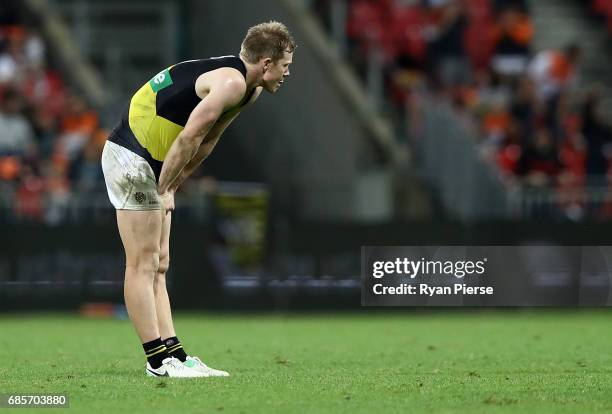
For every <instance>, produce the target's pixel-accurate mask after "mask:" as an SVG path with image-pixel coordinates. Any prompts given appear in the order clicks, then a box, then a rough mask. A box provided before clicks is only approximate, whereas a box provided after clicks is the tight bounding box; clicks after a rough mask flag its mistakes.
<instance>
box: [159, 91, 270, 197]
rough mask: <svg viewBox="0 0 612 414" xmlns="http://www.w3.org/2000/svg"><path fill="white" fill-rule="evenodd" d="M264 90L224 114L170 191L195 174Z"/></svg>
mask: <svg viewBox="0 0 612 414" xmlns="http://www.w3.org/2000/svg"><path fill="white" fill-rule="evenodd" d="M261 91H262V88H261V87H258V88H257V90H256V91H255V93H253V96H252V97H251V99H250V100H249V102H248V103H247V104H246V105H243V106H242V107H241V108H236V109H234V110H232V111H230V112H228V113H226V114H224V115H223V116H222V117H221V119H220V120H219V121H218V122H217V123H216V124H215V126H214V127H213V128H212V129H211V130H210V131H209V133H208V134H207V135H206V138H204V141H203V142H202V144H201V145H200V148H198V151H197V152H196V154H195V155H194V156H193V158H192V159H191V160H190V161H189V162H188V163H187V165H186V166H185V168H183V170H182V171H181V173H180V174H179V175H178V176H177V177H176V179H175V180H174V181H173V182H172V184H170V187H169V191H172V192H175V191H176V190H177V189H178V187H179V186H180V185H181V184H182V183H183V181H185V180H186V179H187V178H188V177H189V176H190V175H191V174H193V172H194V171H195V170H196V168H198V167H199V166H200V164H202V161H204V160H205V159H206V158H207V157H208V156H209V155H210V153H211V152H212V150H213V148H214V147H215V145H217V142H218V141H219V138H221V135H222V134H223V132H225V130H226V129H227V127H228V126H229V125H230V124H231V123H232V122H233V121H234V119H236V118H237V117H238V115H240V113H241V112H242V111H243V110H244V109H245V108H247V107H249V106H250V105H251V104H253V102H255V101H256V100H257V98H258V97H259V95H260V94H261Z"/></svg>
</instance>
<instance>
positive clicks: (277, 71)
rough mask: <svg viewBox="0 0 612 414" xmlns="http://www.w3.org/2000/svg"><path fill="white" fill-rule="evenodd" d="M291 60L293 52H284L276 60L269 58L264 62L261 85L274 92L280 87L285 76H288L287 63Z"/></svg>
mask: <svg viewBox="0 0 612 414" xmlns="http://www.w3.org/2000/svg"><path fill="white" fill-rule="evenodd" d="M291 62H293V53H288V52H285V53H284V55H283V57H282V58H280V59H279V60H277V61H276V62H274V61H272V60H270V61H269V62H266V63H265V64H264V75H263V87H264V89H265V90H267V91H268V92H270V93H274V92H276V91H277V90H278V88H280V87H281V84H282V83H283V79H284V78H285V76H289V65H291Z"/></svg>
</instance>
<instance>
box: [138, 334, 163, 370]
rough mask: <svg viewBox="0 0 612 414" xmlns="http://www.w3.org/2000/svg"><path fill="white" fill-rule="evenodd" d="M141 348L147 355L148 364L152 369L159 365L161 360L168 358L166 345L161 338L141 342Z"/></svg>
mask: <svg viewBox="0 0 612 414" xmlns="http://www.w3.org/2000/svg"><path fill="white" fill-rule="evenodd" d="M142 348H143V349H144V351H145V355H146V356H147V361H149V364H150V365H151V368H153V369H157V368H159V367H161V364H162V361H163V360H164V359H166V358H168V350H167V349H166V346H165V345H164V343H163V342H162V340H161V338H157V339H154V340H152V341H150V342H146V343H144V344H142Z"/></svg>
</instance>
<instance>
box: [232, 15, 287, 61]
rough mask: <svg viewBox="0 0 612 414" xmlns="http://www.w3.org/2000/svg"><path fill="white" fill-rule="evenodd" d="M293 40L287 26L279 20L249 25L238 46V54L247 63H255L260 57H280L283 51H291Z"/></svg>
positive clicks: (274, 59)
mask: <svg viewBox="0 0 612 414" xmlns="http://www.w3.org/2000/svg"><path fill="white" fill-rule="evenodd" d="M296 47H297V46H296V44H295V41H294V40H293V37H292V36H291V33H289V29H287V26H285V25H284V24H282V23H280V22H276V21H269V22H267V23H260V24H258V25H256V26H253V27H251V28H250V29H249V30H248V31H247V34H246V36H245V37H244V40H243V41H242V45H241V47H240V56H242V57H243V58H244V59H245V60H246V61H247V62H249V63H257V62H259V60H260V59H263V58H268V57H269V58H271V59H272V60H273V61H275V62H276V61H278V60H279V59H281V58H282V57H283V55H284V53H285V52H287V53H291V52H293V51H294V50H295V48H296Z"/></svg>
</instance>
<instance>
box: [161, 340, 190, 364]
mask: <svg viewBox="0 0 612 414" xmlns="http://www.w3.org/2000/svg"><path fill="white" fill-rule="evenodd" d="M164 344H166V349H167V350H168V355H170V356H171V357H175V358H178V359H179V361H181V362H185V360H186V359H187V354H186V353H185V350H184V349H183V345H181V341H179V340H178V338H177V337H176V336H173V337H172V338H168V339H164Z"/></svg>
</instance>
